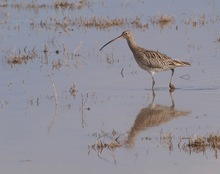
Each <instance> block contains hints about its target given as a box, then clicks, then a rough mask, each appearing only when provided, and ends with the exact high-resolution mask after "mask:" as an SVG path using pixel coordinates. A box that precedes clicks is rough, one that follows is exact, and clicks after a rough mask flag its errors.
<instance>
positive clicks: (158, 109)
mask: <svg viewBox="0 0 220 174" xmlns="http://www.w3.org/2000/svg"><path fill="white" fill-rule="evenodd" d="M170 97H171V101H172V105H171V106H163V105H159V104H154V99H155V94H154V91H153V99H152V102H151V103H150V104H149V106H148V107H146V108H143V109H141V110H140V112H139V113H138V115H137V117H136V119H135V122H134V125H133V127H132V128H131V129H130V131H129V133H128V137H127V140H126V141H125V145H129V146H133V145H135V140H136V137H137V135H138V134H139V133H140V132H141V131H143V130H145V129H146V128H149V127H155V126H159V125H161V124H163V123H165V122H168V121H170V120H172V119H174V118H176V117H178V116H185V115H188V114H189V113H190V112H189V111H178V110H175V104H174V100H173V98H172V94H171V93H170Z"/></svg>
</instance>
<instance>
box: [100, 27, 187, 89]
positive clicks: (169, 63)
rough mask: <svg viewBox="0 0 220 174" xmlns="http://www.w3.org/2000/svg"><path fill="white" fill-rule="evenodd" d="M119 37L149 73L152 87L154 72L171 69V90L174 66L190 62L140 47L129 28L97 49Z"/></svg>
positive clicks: (172, 87)
mask: <svg viewBox="0 0 220 174" xmlns="http://www.w3.org/2000/svg"><path fill="white" fill-rule="evenodd" d="M120 38H125V39H126V40H127V43H128V46H129V48H130V49H131V51H132V53H133V56H134V58H135V60H136V62H137V64H138V65H139V66H140V67H141V68H142V69H144V70H146V71H147V72H148V73H150V74H151V77H152V89H154V85H155V80H154V74H155V73H157V72H161V71H167V70H171V77H170V83H169V87H170V89H171V90H174V89H175V86H174V85H173V84H172V78H173V75H174V68H176V67H185V66H190V63H188V62H183V61H179V60H175V59H172V58H170V57H169V56H167V55H165V54H163V53H160V52H158V51H152V50H147V49H144V48H142V47H140V46H139V45H138V44H137V43H136V41H135V38H134V35H133V34H132V32H131V31H129V30H126V31H124V32H123V33H122V34H121V35H120V36H118V37H116V38H115V39H113V40H111V41H109V42H108V43H106V44H105V45H104V46H103V47H102V48H100V50H99V51H101V50H102V49H103V48H104V47H105V46H106V45H108V44H110V43H111V42H113V41H115V40H117V39H120Z"/></svg>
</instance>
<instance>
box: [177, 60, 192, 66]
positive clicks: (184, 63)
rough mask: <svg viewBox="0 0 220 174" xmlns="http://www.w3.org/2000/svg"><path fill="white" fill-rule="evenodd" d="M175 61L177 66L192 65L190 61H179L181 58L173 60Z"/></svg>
mask: <svg viewBox="0 0 220 174" xmlns="http://www.w3.org/2000/svg"><path fill="white" fill-rule="evenodd" d="M173 63H174V64H175V65H176V66H191V64H190V63H189V62H184V61H179V60H173Z"/></svg>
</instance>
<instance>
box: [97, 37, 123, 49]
mask: <svg viewBox="0 0 220 174" xmlns="http://www.w3.org/2000/svg"><path fill="white" fill-rule="evenodd" d="M122 36H123V35H120V36H118V37H116V38H114V39H112V40H110V41H109V42H108V43H106V44H105V45H103V47H102V48H100V50H99V51H102V49H103V48H104V47H105V46H106V45H108V44H110V43H111V42H113V41H115V40H117V39H120V38H122Z"/></svg>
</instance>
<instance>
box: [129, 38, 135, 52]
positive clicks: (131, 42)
mask: <svg viewBox="0 0 220 174" xmlns="http://www.w3.org/2000/svg"><path fill="white" fill-rule="evenodd" d="M127 43H128V46H129V48H130V49H131V50H132V51H133V50H134V49H135V48H136V47H137V46H138V45H137V43H136V41H135V40H134V38H129V39H127Z"/></svg>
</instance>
